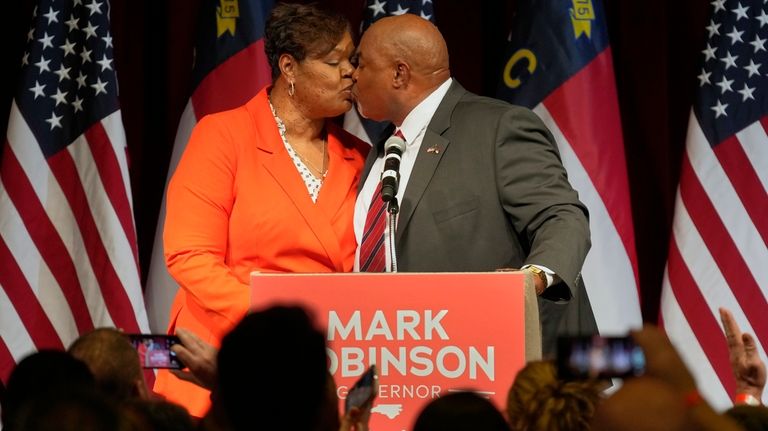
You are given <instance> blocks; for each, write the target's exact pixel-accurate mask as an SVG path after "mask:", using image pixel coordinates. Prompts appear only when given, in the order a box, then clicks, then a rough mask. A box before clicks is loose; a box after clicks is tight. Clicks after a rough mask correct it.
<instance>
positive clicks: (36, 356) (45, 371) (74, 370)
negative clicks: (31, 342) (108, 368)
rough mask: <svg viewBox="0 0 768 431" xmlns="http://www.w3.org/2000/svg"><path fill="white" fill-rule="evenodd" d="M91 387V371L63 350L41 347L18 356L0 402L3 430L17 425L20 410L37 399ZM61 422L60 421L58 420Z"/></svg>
mask: <svg viewBox="0 0 768 431" xmlns="http://www.w3.org/2000/svg"><path fill="white" fill-rule="evenodd" d="M94 388H95V381H94V377H93V374H91V372H90V370H88V367H87V366H86V365H85V364H84V363H83V362H82V361H80V360H78V359H75V358H73V357H72V355H70V354H68V353H67V352H62V351H57V350H41V351H39V352H37V353H33V354H31V355H29V356H27V357H26V358H24V359H22V360H21V362H19V363H18V364H17V365H16V367H15V368H14V369H13V371H12V372H11V375H10V376H9V377H8V386H7V387H6V393H5V399H4V400H3V401H4V402H3V405H2V424H3V430H4V431H16V430H18V429H20V428H19V418H20V413H21V412H22V410H23V409H25V408H27V409H28V408H29V406H28V405H27V404H33V403H34V404H36V405H40V403H35V402H36V401H38V400H39V399H47V398H48V399H49V398H53V399H57V398H56V397H59V396H62V394H64V395H63V397H62V398H64V399H66V395H67V394H69V393H73V392H76V391H87V390H93V389H94ZM62 425H63V424H62Z"/></svg>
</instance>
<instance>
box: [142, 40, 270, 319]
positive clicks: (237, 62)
mask: <svg viewBox="0 0 768 431" xmlns="http://www.w3.org/2000/svg"><path fill="white" fill-rule="evenodd" d="M270 82H271V70H270V68H269V64H268V63H267V58H266V56H265V54H264V41H263V40H261V39H259V40H257V41H256V42H254V43H252V44H251V45H249V46H248V47H247V48H245V49H243V50H241V51H239V52H237V53H236V54H234V55H233V56H232V57H230V58H229V59H227V60H226V61H225V62H223V63H222V64H220V65H219V66H218V67H217V68H216V69H214V70H213V71H212V72H210V73H209V74H208V75H206V76H205V78H204V79H203V80H202V81H201V82H200V84H199V85H198V86H197V88H196V89H195V91H194V92H193V94H192V96H191V97H190V99H189V101H188V102H187V105H186V107H185V108H184V112H183V113H182V116H181V120H180V121H179V127H178V129H177V131H176V139H175V140H174V143H173V154H172V155H171V162H170V165H169V167H168V176H167V178H166V181H165V188H166V189H167V187H168V181H170V179H171V176H173V173H174V172H175V171H176V166H177V165H178V164H179V160H181V155H182V154H183V153H184V149H185V148H186V147H187V141H188V140H189V137H190V136H191V135H192V129H193V128H194V127H195V125H196V124H197V122H198V120H199V119H201V118H203V117H204V116H206V115H208V114H211V113H214V112H219V111H224V110H226V109H232V108H235V107H237V106H240V105H243V104H245V103H246V102H247V101H248V100H250V99H251V98H252V97H254V96H255V95H256V94H257V93H258V92H259V91H260V90H261V89H262V88H264V86H265V85H267V84H269V83H270ZM165 211H166V207H165V193H163V202H162V204H161V206H160V214H159V216H158V218H157V229H156V230H155V239H154V243H153V246H152V258H151V261H150V265H149V274H148V277H147V289H146V292H145V298H146V303H147V313H148V314H149V321H150V326H151V327H152V330H153V331H154V332H165V330H166V328H167V327H168V318H169V316H168V314H169V312H170V309H171V304H172V303H173V298H174V297H175V296H176V291H177V290H178V288H179V286H178V284H176V281H175V280H174V279H173V277H171V275H170V274H169V273H168V269H167V267H166V266H165V256H164V255H163V227H164V226H165Z"/></svg>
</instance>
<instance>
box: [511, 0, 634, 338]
mask: <svg viewBox="0 0 768 431" xmlns="http://www.w3.org/2000/svg"><path fill="white" fill-rule="evenodd" d="M518 5H519V6H518V7H519V13H518V15H517V21H516V23H515V24H514V27H513V29H514V31H513V33H512V35H511V37H510V50H509V54H508V56H507V61H506V65H505V68H504V71H503V77H502V80H501V83H500V85H499V91H498V97H499V98H500V99H505V100H507V101H509V102H511V103H514V104H518V105H523V106H527V107H529V108H531V109H533V111H534V112H536V113H537V114H538V115H539V117H541V119H542V120H543V121H544V123H545V124H546V125H547V127H548V128H549V129H550V130H551V131H552V134H553V135H554V136H555V139H556V141H557V145H558V148H559V150H560V156H561V158H562V160H563V165H565V168H566V170H567V172H568V178H569V180H570V182H571V184H572V185H573V187H574V188H575V189H576V190H577V191H578V192H579V198H580V199H581V201H582V202H584V204H585V205H586V206H587V208H588V209H589V219H590V220H589V225H590V230H591V233H592V248H591V249H590V251H589V254H588V255H587V258H586V261H585V263H584V268H583V270H582V276H583V279H584V284H585V285H586V289H587V292H588V296H589V299H590V302H591V304H592V308H593V311H594V314H595V320H596V322H597V326H598V329H599V330H600V332H601V333H604V334H611V333H624V332H626V331H627V330H628V329H629V328H631V327H637V326H639V325H641V323H642V319H641V316H640V305H639V295H638V287H637V286H638V282H637V280H638V277H637V257H636V253H635V238H634V228H633V225H632V213H631V208H630V197H629V184H628V180H627V167H626V159H625V157H624V143H623V141H622V134H621V123H620V116H619V108H618V101H617V97H616V86H615V82H614V75H613V60H612V54H611V48H610V46H609V43H608V34H607V29H606V26H605V16H604V13H603V5H602V1H600V0H573V1H571V2H567V1H562V0H539V1H533V0H525V1H520V2H518Z"/></svg>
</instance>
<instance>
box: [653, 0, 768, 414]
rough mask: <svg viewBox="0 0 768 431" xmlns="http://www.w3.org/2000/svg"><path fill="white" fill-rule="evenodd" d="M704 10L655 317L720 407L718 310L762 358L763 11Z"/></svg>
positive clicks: (725, 402) (740, 3) (726, 374)
mask: <svg viewBox="0 0 768 431" xmlns="http://www.w3.org/2000/svg"><path fill="white" fill-rule="evenodd" d="M711 4H712V5H713V7H714V10H713V14H712V19H711V20H710V22H709V24H708V25H707V26H706V32H707V35H708V40H707V43H706V47H705V48H704V50H703V51H702V60H703V62H702V67H701V70H700V73H699V75H698V77H697V78H698V79H697V81H696V82H697V84H698V94H697V100H696V103H695V104H694V106H693V109H692V112H691V116H690V120H689V123H688V136H687V141H686V151H685V154H684V155H683V163H682V165H683V166H682V171H681V174H680V184H679V188H678V192H677V198H676V205H675V218H674V223H673V232H672V238H671V241H670V246H669V256H668V259H667V268H666V271H665V274H664V284H663V288H662V298H661V315H662V320H663V325H664V327H665V330H666V331H667V333H668V334H669V337H670V339H671V340H672V341H673V343H675V345H676V346H677V347H678V350H679V351H680V353H681V354H682V356H683V358H684V359H685V360H686V362H687V364H688V365H689V366H690V367H691V368H692V369H693V370H694V372H695V374H696V377H697V382H698V384H699V387H700V389H701V390H702V393H703V394H704V396H705V397H706V398H707V399H708V400H709V401H710V402H712V403H713V404H714V405H715V406H716V407H719V408H725V407H728V406H730V405H731V402H730V398H731V396H733V395H734V389H735V381H734V378H733V376H732V374H731V370H730V367H729V362H728V351H727V346H726V341H725V338H724V337H723V336H722V335H721V334H722V329H721V328H720V325H719V323H718V318H717V316H718V307H725V308H728V309H729V310H731V311H732V312H733V314H734V317H735V318H736V320H737V322H738V324H739V325H740V326H741V329H742V330H743V331H745V332H751V333H753V334H755V335H756V338H757V341H758V344H759V350H760V354H761V356H762V357H763V358H764V359H765V350H764V346H765V345H766V344H765V343H767V342H768V319H766V318H765V313H766V312H768V302H766V290H767V289H768V247H766V244H767V241H766V240H768V216H767V213H768V194H767V193H766V185H768V136H767V135H766V128H767V126H768V122H767V121H768V119H766V113H768V77H767V75H768V51H766V49H767V48H768V47H766V42H767V41H768V5H764V4H763V1H753V0H733V1H731V0H715V1H713V2H711Z"/></svg>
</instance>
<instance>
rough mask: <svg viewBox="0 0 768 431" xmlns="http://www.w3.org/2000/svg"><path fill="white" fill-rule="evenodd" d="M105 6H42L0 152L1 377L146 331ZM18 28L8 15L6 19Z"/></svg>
mask: <svg viewBox="0 0 768 431" xmlns="http://www.w3.org/2000/svg"><path fill="white" fill-rule="evenodd" d="M108 14H109V7H108V5H107V4H106V3H105V2H91V3H90V4H83V3H82V2H72V1H61V0H58V1H54V0H40V1H39V2H38V3H37V7H36V8H35V15H34V16H33V19H32V25H31V26H30V29H29V32H28V34H27V48H26V50H25V52H24V56H23V58H21V59H19V62H18V63H16V60H15V59H14V60H13V66H19V67H21V69H22V73H21V74H20V76H21V79H20V82H18V83H17V89H16V96H15V97H14V99H13V102H12V105H11V111H10V117H9V120H8V130H7V134H6V138H5V141H4V142H3V143H2V154H0V378H2V379H3V380H6V379H7V377H8V374H9V372H10V371H11V369H12V368H13V366H14V364H15V363H16V362H18V361H19V360H20V359H22V358H23V357H25V356H27V355H28V354H30V353H32V352H34V351H36V350H39V349H44V348H54V349H64V348H67V347H69V344H70V343H71V342H72V341H73V340H74V339H75V338H77V337H78V336H79V335H81V334H83V333H84V332H88V331H90V330H91V329H93V328H94V327H102V326H113V327H118V328H122V329H123V330H124V331H125V332H146V331H148V330H149V326H148V323H147V314H146V310H145V308H144V300H143V297H142V294H141V283H140V279H139V267H138V255H137V248H136V230H135V228H134V221H133V209H132V205H133V204H132V202H131V189H130V181H129V178H128V163H127V154H126V141H125V132H124V130H123V123H122V118H121V115H120V106H119V103H118V86H117V78H116V75H115V63H114V56H113V46H112V36H111V34H110V30H109V24H110V23H109V15H108ZM13 19H15V18H13Z"/></svg>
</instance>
